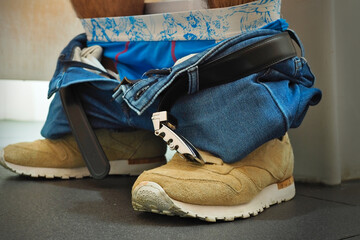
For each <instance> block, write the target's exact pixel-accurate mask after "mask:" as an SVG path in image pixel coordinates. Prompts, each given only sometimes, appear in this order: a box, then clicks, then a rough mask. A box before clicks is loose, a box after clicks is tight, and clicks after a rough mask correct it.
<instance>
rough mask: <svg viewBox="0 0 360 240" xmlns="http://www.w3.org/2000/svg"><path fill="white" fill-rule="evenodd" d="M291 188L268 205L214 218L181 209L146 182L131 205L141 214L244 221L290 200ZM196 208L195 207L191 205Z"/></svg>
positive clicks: (159, 187)
mask: <svg viewBox="0 0 360 240" xmlns="http://www.w3.org/2000/svg"><path fill="white" fill-rule="evenodd" d="M291 187H293V190H294V192H292V191H290V192H289V193H290V194H288V196H287V197H282V198H280V199H276V200H275V201H274V200H273V201H271V202H270V203H262V205H261V206H258V207H256V208H255V209H254V210H252V211H247V212H245V213H241V214H237V213H234V215H232V216H214V215H216V214H214V213H210V214H199V213H195V212H190V211H187V210H186V209H185V207H184V206H183V207H181V204H179V203H180V202H178V201H176V200H173V199H171V198H170V197H169V196H168V195H167V194H166V193H165V191H164V190H163V189H162V188H161V186H159V185H158V184H156V183H153V182H146V183H144V184H142V183H140V184H139V185H138V186H137V187H136V188H135V189H134V190H133V193H132V205H133V208H134V210H136V211H141V212H153V213H158V214H162V215H168V216H169V215H170V216H174V215H177V216H180V217H190V218H198V219H200V220H203V221H207V222H216V221H234V220H235V219H239V218H242V219H245V218H250V217H252V216H257V215H258V214H259V213H261V212H263V211H264V210H265V209H267V208H269V207H270V206H272V205H275V204H279V203H282V202H284V201H288V200H290V199H292V198H293V197H294V195H295V188H294V186H291ZM193 206H196V205H193Z"/></svg>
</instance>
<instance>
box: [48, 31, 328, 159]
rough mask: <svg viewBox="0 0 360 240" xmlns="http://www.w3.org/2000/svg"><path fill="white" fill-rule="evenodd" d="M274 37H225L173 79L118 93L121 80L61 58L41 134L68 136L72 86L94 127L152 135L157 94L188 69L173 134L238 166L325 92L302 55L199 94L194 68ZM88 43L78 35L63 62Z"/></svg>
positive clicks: (146, 81) (158, 78) (181, 67)
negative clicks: (65, 100)
mask: <svg viewBox="0 0 360 240" xmlns="http://www.w3.org/2000/svg"><path fill="white" fill-rule="evenodd" d="M277 33H279V31H276V30H269V29H259V30H255V31H251V32H248V33H245V34H241V35H238V36H235V37H232V38H230V39H226V40H224V41H222V42H220V43H219V44H217V45H216V46H214V47H211V48H209V49H207V50H205V51H203V52H201V53H199V54H197V55H195V56H194V57H192V58H190V59H188V60H186V61H184V62H182V63H180V64H178V65H176V66H174V67H172V69H171V72H170V73H169V74H168V75H165V76H164V75H155V76H151V77H148V78H142V79H141V80H140V81H138V82H137V83H135V84H134V85H122V86H121V87H120V88H118V90H117V91H116V92H115V93H114V92H113V89H114V88H116V87H117V86H118V84H119V82H117V81H116V80H111V79H107V78H104V77H101V76H99V75H97V74H94V73H91V72H88V71H86V70H84V69H81V68H75V67H70V68H68V69H65V68H63V67H62V66H61V62H60V61H59V63H58V66H57V70H56V72H55V74H54V77H53V79H52V80H51V82H50V89H49V96H50V95H51V94H53V93H56V94H55V97H54V99H53V101H52V103H51V105H50V109H49V114H48V118H47V121H46V122H45V125H44V127H43V129H42V135H43V136H44V137H46V138H58V137H61V136H63V135H64V134H66V133H69V132H70V128H69V126H68V123H67V120H66V116H65V114H64V112H63V110H62V106H61V101H60V99H59V96H58V93H57V91H58V89H59V88H61V87H66V86H69V85H71V84H83V87H82V90H81V93H80V95H81V99H82V102H83V105H84V108H85V112H86V114H87V115H88V117H89V120H90V123H91V125H92V126H93V128H108V129H117V130H120V131H129V130H132V129H137V128H142V129H148V130H153V127H152V122H151V115H152V113H153V112H156V108H157V105H158V101H159V100H160V97H159V96H161V95H160V94H161V93H162V92H164V91H166V88H167V87H168V86H169V85H170V84H172V81H173V80H174V79H175V78H176V76H178V75H179V74H180V73H181V72H186V71H187V72H188V74H192V77H191V78H190V79H191V81H192V82H191V84H190V86H192V88H191V89H189V92H188V95H185V96H183V97H181V98H180V99H179V100H178V101H177V102H176V103H175V105H174V106H173V108H172V110H171V114H172V115H173V116H174V117H176V119H177V121H178V127H177V130H176V132H178V133H179V134H181V135H182V136H184V137H185V138H186V139H188V140H189V141H190V142H191V143H192V144H193V145H194V146H195V147H197V148H199V149H202V150H205V151H208V152H211V153H212V154H214V155H216V156H219V157H220V158H221V159H222V160H223V161H224V162H227V163H232V162H236V161H239V160H240V159H241V158H243V157H245V156H246V155H247V154H249V153H250V152H251V151H253V150H255V149H256V148H257V147H259V146H260V145H262V144H264V143H265V142H267V141H269V140H271V139H274V138H280V137H282V136H283V135H284V134H285V133H286V132H287V131H288V129H289V128H296V127H298V126H299V125H300V124H301V122H302V120H303V118H304V116H305V114H306V112H307V110H308V108H309V106H313V105H316V104H317V103H318V102H319V101H320V99H321V91H320V90H319V89H316V88H312V86H313V84H314V80H315V78H314V76H313V74H312V73H311V71H310V68H309V66H308V64H307V62H306V60H305V58H304V57H303V56H300V57H294V58H291V59H288V60H285V61H283V62H280V63H278V64H276V65H273V66H271V67H270V68H268V69H265V70H263V71H260V72H257V73H254V74H251V75H249V76H246V77H243V78H241V79H239V80H237V81H234V82H230V83H227V84H223V85H218V86H215V87H212V88H208V89H205V90H201V91H198V90H197V89H198V86H197V83H198V81H197V78H198V76H197V75H196V73H195V74H194V72H193V71H194V69H196V66H197V65H198V64H200V63H203V62H206V61H211V60H212V59H213V58H215V57H219V56H223V55H227V54H229V53H231V52H234V51H235V50H238V49H241V48H244V47H246V46H248V45H250V44H252V43H255V42H257V41H260V40H262V39H265V38H267V37H270V36H273V35H275V34H277ZM85 42H86V40H85V36H84V35H81V36H78V37H77V38H76V39H74V40H73V41H72V42H71V43H70V44H69V45H68V46H67V48H65V49H64V51H63V53H62V55H61V56H62V58H64V59H66V58H69V57H70V56H71V51H72V48H73V47H74V46H77V45H78V46H82V47H84V46H85V44H86V43H85ZM300 47H301V49H302V55H303V48H302V46H300ZM113 99H115V101H113Z"/></svg>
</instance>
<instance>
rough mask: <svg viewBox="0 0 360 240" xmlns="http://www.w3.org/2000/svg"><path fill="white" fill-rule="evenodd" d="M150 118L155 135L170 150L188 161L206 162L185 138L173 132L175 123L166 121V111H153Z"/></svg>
mask: <svg viewBox="0 0 360 240" xmlns="http://www.w3.org/2000/svg"><path fill="white" fill-rule="evenodd" d="M151 120H152V122H153V125H154V129H155V135H156V136H159V137H161V138H162V139H163V140H164V141H165V142H166V144H167V145H168V146H169V147H170V149H171V150H176V151H177V152H178V153H180V154H181V156H183V157H184V158H185V159H187V160H188V161H192V162H197V163H200V164H205V163H206V162H205V160H204V159H203V158H202V157H201V155H200V153H199V152H198V151H197V150H196V148H195V147H194V146H193V145H192V144H191V143H190V142H189V141H188V140H187V139H186V138H184V137H183V136H181V135H180V134H177V133H175V132H174V130H175V125H173V124H172V123H170V122H169V121H168V114H167V111H162V112H155V113H153V115H152V117H151Z"/></svg>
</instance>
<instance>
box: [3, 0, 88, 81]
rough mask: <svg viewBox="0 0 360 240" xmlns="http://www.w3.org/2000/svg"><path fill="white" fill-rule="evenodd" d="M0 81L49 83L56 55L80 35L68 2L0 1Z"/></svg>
mask: <svg viewBox="0 0 360 240" xmlns="http://www.w3.org/2000/svg"><path fill="white" fill-rule="evenodd" d="M0 28H1V34H0V63H1V64H0V79H26V80H29V79H30V80H50V78H51V76H52V74H53V72H54V69H55V64H56V60H57V58H58V56H59V54H60V51H61V50H62V49H63V48H64V47H65V45H66V44H67V43H68V42H69V41H70V40H71V39H72V38H73V37H74V36H76V35H77V34H79V33H81V32H83V29H82V26H81V23H80V21H79V20H78V19H77V18H76V15H75V12H74V11H73V9H72V7H71V4H70V1H69V0H0Z"/></svg>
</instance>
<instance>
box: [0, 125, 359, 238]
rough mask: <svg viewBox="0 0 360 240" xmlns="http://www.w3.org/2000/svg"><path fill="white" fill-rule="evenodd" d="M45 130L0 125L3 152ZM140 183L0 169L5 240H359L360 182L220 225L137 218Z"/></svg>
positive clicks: (301, 189)
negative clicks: (135, 191)
mask: <svg viewBox="0 0 360 240" xmlns="http://www.w3.org/2000/svg"><path fill="white" fill-rule="evenodd" d="M40 128H41V123H24V122H8V121H0V147H3V146H4V145H6V144H8V143H10V142H17V141H19V140H27V141H28V140H32V139H29V138H31V137H35V138H37V137H38V136H39V134H38V132H39V129H40ZM135 179H136V178H135V177H128V176H111V177H108V178H106V179H105V180H93V179H90V178H86V179H80V180H45V179H32V178H28V177H23V176H17V175H16V174H13V173H11V172H9V171H7V170H5V169H3V168H0V189H1V190H0V206H1V208H0V239H351V240H354V239H360V181H352V182H346V183H343V184H342V185H340V186H335V187H329V186H322V185H314V184H304V183H296V187H297V195H296V197H295V198H294V199H293V200H291V201H289V202H286V203H282V204H280V205H276V206H273V207H270V208H269V209H266V210H265V211H264V212H263V213H261V214H260V215H258V216H256V217H251V218H248V219H243V220H236V221H233V222H218V223H215V224H214V223H206V222H202V221H199V220H196V219H188V218H179V217H167V216H162V215H156V214H150V213H139V212H135V211H133V210H132V207H131V195H130V191H131V186H132V184H133V182H134V181H135Z"/></svg>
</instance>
